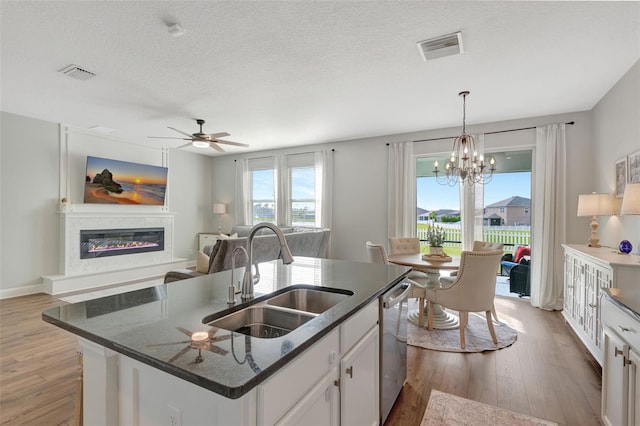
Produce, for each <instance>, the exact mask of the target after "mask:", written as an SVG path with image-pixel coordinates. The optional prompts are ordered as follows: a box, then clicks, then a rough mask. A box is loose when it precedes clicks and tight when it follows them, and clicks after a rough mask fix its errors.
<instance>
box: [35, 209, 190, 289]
mask: <svg viewBox="0 0 640 426" xmlns="http://www.w3.org/2000/svg"><path fill="white" fill-rule="evenodd" d="M59 215H60V246H61V247H60V252H59V256H60V257H59V265H60V275H55V276H47V277H43V283H44V289H45V291H46V292H47V293H49V294H58V293H63V292H69V291H74V290H80V289H89V288H95V287H100V286H105V285H109V284H117V283H122V282H127V281H134V280H140V279H144V278H149V277H154V276H158V275H159V274H163V273H165V272H167V271H169V270H171V269H176V268H184V267H186V263H187V260H186V259H175V258H174V257H173V246H174V238H173V237H174V236H173V219H174V215H173V214H172V213H170V212H152V211H134V210H132V211H129V212H127V211H108V212H105V211H102V212H99V211H80V212H78V211H60V212H59ZM126 228H164V250H162V251H153V252H146V253H134V254H127V255H122V256H109V257H98V258H92V259H81V258H80V231H81V230H90V229H126Z"/></svg>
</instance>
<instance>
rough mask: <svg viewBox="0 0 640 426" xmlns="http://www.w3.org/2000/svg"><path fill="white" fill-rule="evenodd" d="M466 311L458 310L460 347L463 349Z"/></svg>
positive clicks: (466, 319)
mask: <svg viewBox="0 0 640 426" xmlns="http://www.w3.org/2000/svg"><path fill="white" fill-rule="evenodd" d="M468 315H469V313H468V312H464V311H460V312H459V320H460V348H462V349H464V348H465V346H466V345H467V344H466V342H465V340H464V329H465V328H467V321H468V318H469V317H468Z"/></svg>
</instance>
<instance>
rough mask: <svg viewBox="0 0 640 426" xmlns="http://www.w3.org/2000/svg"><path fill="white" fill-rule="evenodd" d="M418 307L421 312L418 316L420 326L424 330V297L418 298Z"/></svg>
mask: <svg viewBox="0 0 640 426" xmlns="http://www.w3.org/2000/svg"><path fill="white" fill-rule="evenodd" d="M418 306H419V307H420V308H419V309H420V310H419V311H418V314H419V315H420V316H419V317H418V325H419V326H420V328H422V327H424V297H419V298H418Z"/></svg>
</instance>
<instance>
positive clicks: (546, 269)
mask: <svg viewBox="0 0 640 426" xmlns="http://www.w3.org/2000/svg"><path fill="white" fill-rule="evenodd" d="M534 171H535V182H534V197H533V202H534V206H533V236H532V243H531V304H532V305H533V306H536V307H538V308H542V309H547V310H560V309H562V305H563V265H564V262H563V258H564V255H563V251H562V247H561V244H562V243H564V242H565V241H566V223H565V222H566V201H567V200H566V136H565V125H564V124H550V125H547V126H543V127H537V128H536V154H535V169H534Z"/></svg>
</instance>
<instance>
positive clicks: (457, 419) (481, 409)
mask: <svg viewBox="0 0 640 426" xmlns="http://www.w3.org/2000/svg"><path fill="white" fill-rule="evenodd" d="M440 425H442V426H445V425H447V426H449V425H451V426H453V425H456V426H459V425H467V426H484V425H487V426H489V425H491V426H494V425H509V426H529V425H545V426H547V425H551V426H552V425H556V426H557V423H555V422H550V421H548V420H542V419H539V418H537V417H532V416H527V415H525V414H520V413H515V412H513V411H509V410H505V409H504V408H498V407H494V406H492V405H487V404H483V403H482V402H477V401H472V400H470V399H466V398H462V397H459V396H456V395H451V394H448V393H445V392H440V391H438V390H435V389H432V390H431V396H430V397H429V403H428V404H427V409H426V410H425V412H424V417H422V423H420V426H440Z"/></svg>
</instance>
